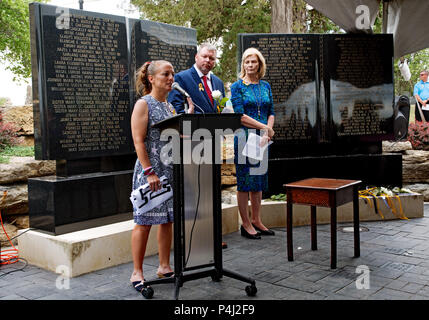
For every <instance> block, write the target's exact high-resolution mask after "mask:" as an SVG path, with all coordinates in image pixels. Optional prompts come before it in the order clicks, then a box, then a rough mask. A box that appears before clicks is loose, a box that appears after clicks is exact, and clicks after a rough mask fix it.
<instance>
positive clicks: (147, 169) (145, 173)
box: [143, 167, 155, 176]
mask: <svg viewBox="0 0 429 320" xmlns="http://www.w3.org/2000/svg"><path fill="white" fill-rule="evenodd" d="M154 173H155V171H154V170H153V168H152V167H149V168H146V169H145V170H144V171H143V174H144V175H145V176H150V175H151V174H154Z"/></svg>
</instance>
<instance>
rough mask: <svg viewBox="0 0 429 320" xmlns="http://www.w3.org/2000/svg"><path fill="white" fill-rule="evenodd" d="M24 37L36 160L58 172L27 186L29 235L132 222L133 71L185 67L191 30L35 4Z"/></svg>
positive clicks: (188, 64)
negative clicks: (157, 62) (150, 63)
mask: <svg viewBox="0 0 429 320" xmlns="http://www.w3.org/2000/svg"><path fill="white" fill-rule="evenodd" d="M30 31H31V32H30V36H31V56H32V73H33V74H32V76H33V97H34V101H33V109H34V126H35V129H34V131H35V150H36V151H35V155H36V159H49V160H56V169H57V170H56V174H57V175H56V176H50V177H44V178H33V179H29V192H28V194H29V211H30V227H31V228H37V229H40V230H44V231H47V232H51V233H54V234H60V233H64V232H70V231H76V230H81V229H85V228H89V227H94V226H97V225H103V224H107V223H113V222H117V221H121V220H124V219H130V218H131V217H132V215H131V212H132V206H131V201H130V200H129V196H130V193H131V184H132V174H133V167H134V163H135V161H136V154H135V151H134V145H133V140H132V137H131V124H130V119H131V112H132V107H133V105H134V101H135V100H134V99H135V98H134V94H135V92H134V89H131V90H130V88H134V75H135V70H136V64H137V65H138V64H142V63H143V62H144V61H147V60H154V59H166V60H170V61H171V62H172V63H173V65H174V66H175V67H176V71H177V70H179V71H180V69H187V68H189V67H191V66H192V64H193V62H194V61H193V58H194V55H195V52H196V45H197V41H196V31H195V30H194V29H188V28H183V27H175V26H170V25H166V24H158V23H154V22H149V21H141V20H135V19H128V18H125V17H119V16H113V15H106V14H100V13H96V12H88V11H83V10H73V9H68V8H62V7H56V6H51V5H45V4H40V3H32V4H30ZM131 48H133V49H131Z"/></svg>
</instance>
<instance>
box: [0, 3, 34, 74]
mask: <svg viewBox="0 0 429 320" xmlns="http://www.w3.org/2000/svg"><path fill="white" fill-rule="evenodd" d="M29 3H30V1H28V0H1V1H0V61H2V62H8V64H9V65H8V66H7V69H9V70H11V71H12V72H13V73H14V74H15V75H17V76H18V77H20V78H27V77H29V76H30V74H31V54H30V22H29V10H28V4H29ZM14 80H16V78H14Z"/></svg>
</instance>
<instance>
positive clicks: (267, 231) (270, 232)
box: [252, 223, 275, 236]
mask: <svg viewBox="0 0 429 320" xmlns="http://www.w3.org/2000/svg"><path fill="white" fill-rule="evenodd" d="M252 226H253V228H255V230H256V231H258V232H259V233H260V234H261V235H263V236H273V235H275V232H274V231H273V230H270V229H268V230H262V229H259V228H258V227H257V226H255V225H254V224H253V223H252Z"/></svg>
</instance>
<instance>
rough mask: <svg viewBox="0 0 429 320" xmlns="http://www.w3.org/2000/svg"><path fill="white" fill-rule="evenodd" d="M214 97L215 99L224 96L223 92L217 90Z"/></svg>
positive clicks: (213, 94) (213, 93)
mask: <svg viewBox="0 0 429 320" xmlns="http://www.w3.org/2000/svg"><path fill="white" fill-rule="evenodd" d="M212 97H213V99H220V98H221V97H222V92H220V91H219V90H215V91H213V92H212Z"/></svg>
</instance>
